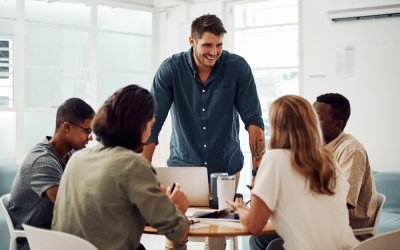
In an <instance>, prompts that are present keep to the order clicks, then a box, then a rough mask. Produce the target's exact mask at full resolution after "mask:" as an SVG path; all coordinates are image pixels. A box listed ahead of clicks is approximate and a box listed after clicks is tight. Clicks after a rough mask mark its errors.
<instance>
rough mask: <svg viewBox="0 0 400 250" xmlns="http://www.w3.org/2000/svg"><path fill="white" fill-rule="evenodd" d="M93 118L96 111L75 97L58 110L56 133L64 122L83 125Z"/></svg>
mask: <svg viewBox="0 0 400 250" xmlns="http://www.w3.org/2000/svg"><path fill="white" fill-rule="evenodd" d="M93 116H94V110H93V109H92V107H90V105H89V104H87V103H86V102H85V101H84V100H82V99H79V98H75V97H74V98H69V99H68V100H66V101H65V102H63V103H62V104H61V105H60V106H59V107H58V109H57V115H56V131H57V130H58V129H59V128H60V126H61V124H62V123H63V122H66V121H67V122H72V123H75V124H81V123H82V122H84V121H85V120H87V119H92V118H93Z"/></svg>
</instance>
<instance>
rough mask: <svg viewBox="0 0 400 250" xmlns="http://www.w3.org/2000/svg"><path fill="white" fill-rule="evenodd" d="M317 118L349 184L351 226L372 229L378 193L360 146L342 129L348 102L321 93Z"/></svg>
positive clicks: (334, 95) (316, 103)
mask: <svg viewBox="0 0 400 250" xmlns="http://www.w3.org/2000/svg"><path fill="white" fill-rule="evenodd" d="M314 107H315V110H316V111H317V114H318V116H319V119H320V124H321V129H322V133H323V135H324V140H325V142H326V144H327V145H326V147H328V148H330V149H331V150H332V152H333V153H334V155H335V158H336V160H337V161H338V166H339V167H340V168H341V169H342V170H343V172H344V173H345V174H346V176H347V181H348V183H349V184H350V189H349V193H348V195H347V207H348V209H349V217H350V226H351V227H352V228H353V229H356V228H364V227H369V226H372V224H373V223H374V221H375V211H376V207H377V194H376V189H375V180H374V176H373V174H372V171H371V167H370V165H369V160H368V155H367V152H366V151H365V149H364V147H363V145H362V144H361V143H360V142H359V141H358V140H357V139H356V138H354V137H353V136H351V135H349V134H346V133H345V132H344V131H343V130H344V128H345V127H346V124H347V120H348V119H349V117H350V102H349V100H347V98H346V97H344V96H342V95H340V94H333V93H329V94H324V95H320V96H318V97H317V100H316V102H315V103H314Z"/></svg>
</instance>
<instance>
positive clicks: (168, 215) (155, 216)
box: [129, 160, 188, 240]
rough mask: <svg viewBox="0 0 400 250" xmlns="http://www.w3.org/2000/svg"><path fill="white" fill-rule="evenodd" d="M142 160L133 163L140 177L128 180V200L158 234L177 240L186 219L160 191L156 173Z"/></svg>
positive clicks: (183, 231)
mask: <svg viewBox="0 0 400 250" xmlns="http://www.w3.org/2000/svg"><path fill="white" fill-rule="evenodd" d="M143 161H144V160H143ZM143 161H138V162H136V163H135V164H136V166H135V173H134V174H135V175H136V176H140V178H135V181H131V182H130V185H129V199H130V202H132V203H133V204H135V205H136V207H137V208H138V210H139V212H140V214H141V215H142V217H143V218H144V220H145V221H146V222H147V223H148V224H149V225H150V226H152V227H154V228H156V229H157V231H158V233H159V234H164V235H165V236H166V237H167V238H168V239H171V240H179V239H181V238H182V236H183V235H184V234H185V232H186V228H187V226H188V222H187V219H186V217H185V216H184V215H183V214H182V213H181V212H180V211H178V210H177V209H176V207H175V204H173V203H172V202H171V200H170V199H169V198H168V197H167V196H166V195H165V194H164V193H162V192H161V191H160V188H159V187H158V181H157V179H156V175H155V174H154V173H153V172H152V171H151V169H150V166H148V165H146V163H145V162H143ZM139 165H140V166H139Z"/></svg>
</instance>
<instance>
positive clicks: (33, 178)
mask: <svg viewBox="0 0 400 250" xmlns="http://www.w3.org/2000/svg"><path fill="white" fill-rule="evenodd" d="M50 139H51V137H49V136H47V137H46V138H45V139H44V140H43V141H42V142H41V143H39V144H37V145H36V146H35V147H34V148H33V149H32V150H31V152H30V153H29V154H28V155H27V156H26V158H25V161H24V162H23V163H22V165H21V167H20V168H19V170H18V172H17V175H16V176H15V179H14V181H13V184H12V187H11V198H10V203H9V206H8V211H9V213H10V216H11V219H12V221H13V223H14V226H15V228H16V229H22V224H23V223H24V224H28V225H32V226H36V227H41V228H48V229H50V227H51V221H52V219H53V207H54V204H53V202H51V200H50V199H49V198H48V197H47V195H46V190H47V189H49V188H51V187H54V186H58V185H59V183H60V180H61V176H62V174H63V172H64V167H65V165H64V164H63V162H62V160H61V159H59V158H58V155H57V154H56V152H55V149H54V148H53V146H52V145H51V144H50ZM19 242H20V243H19V244H18V249H29V248H27V244H25V241H19Z"/></svg>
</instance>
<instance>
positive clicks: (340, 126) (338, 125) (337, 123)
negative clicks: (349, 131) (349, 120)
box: [335, 120, 344, 131]
mask: <svg viewBox="0 0 400 250" xmlns="http://www.w3.org/2000/svg"><path fill="white" fill-rule="evenodd" d="M343 125H344V121H343V120H336V121H335V128H336V129H337V130H340V131H343Z"/></svg>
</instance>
